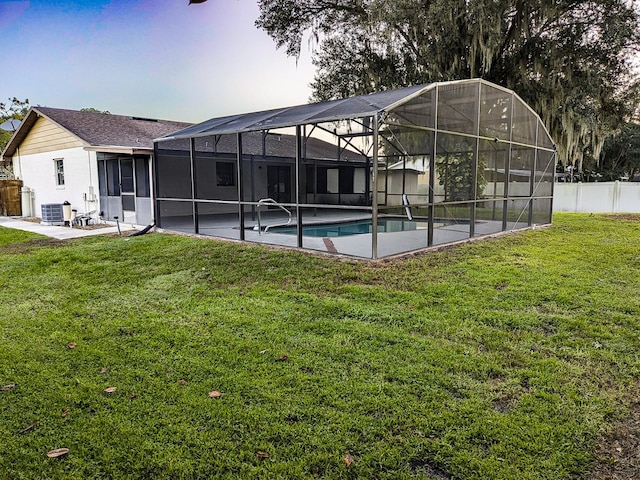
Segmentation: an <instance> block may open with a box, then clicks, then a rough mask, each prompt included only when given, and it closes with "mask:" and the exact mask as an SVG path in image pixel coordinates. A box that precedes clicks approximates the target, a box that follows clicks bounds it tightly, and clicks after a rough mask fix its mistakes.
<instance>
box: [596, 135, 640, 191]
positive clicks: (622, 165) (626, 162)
mask: <svg viewBox="0 0 640 480" xmlns="http://www.w3.org/2000/svg"><path fill="white" fill-rule="evenodd" d="M597 170H598V171H599V172H600V173H601V174H602V176H603V177H602V179H603V180H618V179H619V178H621V177H628V178H629V179H633V178H634V177H635V176H636V175H637V174H639V173H640V123H632V122H631V123H627V124H625V125H623V126H622V128H621V129H620V131H619V132H617V133H616V134H615V135H613V136H611V137H609V138H607V141H606V142H605V144H604V148H603V150H602V155H601V156H600V162H599V165H598V168H597Z"/></svg>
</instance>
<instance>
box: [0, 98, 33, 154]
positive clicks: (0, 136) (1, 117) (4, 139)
mask: <svg viewBox="0 0 640 480" xmlns="http://www.w3.org/2000/svg"><path fill="white" fill-rule="evenodd" d="M29 107H30V105H29V99H25V100H20V99H18V98H16V97H13V98H9V102H8V103H4V102H0V125H6V126H5V127H3V128H0V152H2V150H4V147H5V146H6V145H7V143H8V142H9V140H10V139H11V136H12V135H13V132H14V130H15V128H14V124H13V122H12V123H11V124H9V123H6V124H5V122H8V121H9V120H22V119H23V118H24V116H25V115H26V114H27V112H28V111H29Z"/></svg>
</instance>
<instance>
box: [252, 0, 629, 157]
mask: <svg viewBox="0 0 640 480" xmlns="http://www.w3.org/2000/svg"><path fill="white" fill-rule="evenodd" d="M259 4H260V17H259V18H258V20H257V21H256V25H257V26H258V27H259V28H262V29H264V30H265V31H266V32H267V33H268V34H269V35H270V36H271V37H272V38H273V39H274V40H275V42H276V45H277V46H278V47H279V48H280V47H284V48H285V49H286V52H287V54H289V55H293V56H298V55H299V54H300V49H301V44H302V42H303V39H304V38H305V35H310V37H309V38H311V39H313V40H314V41H315V42H316V51H315V53H314V63H315V65H316V67H317V74H316V77H315V80H314V82H313V83H312V88H313V91H314V99H315V100H328V99H334V98H340V97H344V96H348V95H357V94H363V93H370V92H372V91H376V90H386V89H392V88H398V87H402V86H407V85H415V84H420V83H427V82H432V81H443V80H455V79H463V78H474V77H481V78H484V79H486V80H489V81H492V82H495V83H498V84H500V85H504V86H506V87H509V88H511V89H513V90H515V91H516V92H517V93H518V94H519V95H520V96H521V97H522V98H523V99H524V100H525V101H526V102H527V103H529V104H530V105H531V106H532V107H533V108H534V109H535V110H536V111H537V112H538V113H539V114H540V115H541V117H542V119H543V121H544V122H545V124H546V126H547V128H548V129H549V131H550V133H551V135H552V136H553V138H554V139H555V141H556V143H557V145H558V149H559V153H560V157H561V159H562V160H563V161H567V160H569V161H570V162H571V163H574V164H578V165H580V164H581V163H582V159H583V155H584V152H585V151H587V150H588V151H589V152H590V153H591V154H592V155H593V156H595V157H597V156H598V154H599V152H600V150H601V149H602V146H603V144H604V140H605V138H606V137H607V135H608V134H609V133H610V132H612V131H613V130H614V129H615V128H616V127H617V125H618V124H619V122H620V121H623V120H624V119H625V117H627V116H628V115H629V113H630V112H631V109H632V106H633V105H634V102H637V99H638V92H639V90H640V87H639V82H638V76H637V74H635V75H634V74H633V73H631V72H633V67H632V64H631V61H632V60H631V59H632V57H633V53H634V52H636V53H637V52H638V51H640V1H639V0H598V1H587V0H395V1H393V2H389V1H388V0H260V1H259Z"/></svg>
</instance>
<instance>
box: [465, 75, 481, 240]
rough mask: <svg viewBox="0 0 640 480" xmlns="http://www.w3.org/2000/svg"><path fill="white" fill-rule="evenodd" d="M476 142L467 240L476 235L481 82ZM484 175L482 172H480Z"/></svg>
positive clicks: (479, 84)
mask: <svg viewBox="0 0 640 480" xmlns="http://www.w3.org/2000/svg"><path fill="white" fill-rule="evenodd" d="M476 95H477V97H476V109H477V112H476V113H477V116H476V128H475V134H476V142H475V147H474V150H475V151H474V152H473V170H472V171H471V199H472V202H471V205H469V208H470V210H469V238H473V237H474V236H475V234H476V208H477V207H478V203H477V202H478V196H479V194H480V192H478V174H479V172H478V169H479V165H480V110H481V107H480V101H481V98H482V82H478V91H477V92H476ZM482 174H483V175H484V172H482Z"/></svg>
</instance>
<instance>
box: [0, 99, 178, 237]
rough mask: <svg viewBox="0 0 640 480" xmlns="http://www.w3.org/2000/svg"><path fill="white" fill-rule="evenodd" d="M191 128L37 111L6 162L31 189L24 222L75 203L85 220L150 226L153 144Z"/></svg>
mask: <svg viewBox="0 0 640 480" xmlns="http://www.w3.org/2000/svg"><path fill="white" fill-rule="evenodd" d="M189 125H190V124H189V123H183V122H173V121H166V120H155V119H149V118H138V117H129V116H124V115H112V114H108V113H98V112H85V111H76V110H65V109H59V108H48V107H32V108H31V109H30V110H29V112H28V113H27V115H26V116H25V118H24V120H23V122H22V123H21V124H20V127H19V128H18V129H17V130H16V132H15V133H14V135H13V136H12V138H11V140H10V141H9V143H8V144H7V146H6V147H5V149H4V151H3V152H2V158H3V163H4V164H7V165H9V166H10V167H12V170H13V174H14V176H15V178H16V179H18V180H21V181H22V182H23V202H22V203H23V212H22V214H23V216H36V217H41V216H42V205H50V204H62V203H64V202H69V203H70V204H71V208H72V209H73V210H76V211H77V212H78V214H88V215H90V216H91V217H93V218H96V219H97V218H98V217H102V218H103V219H105V220H114V219H115V218H116V217H118V218H119V219H120V221H123V222H125V223H130V224H136V225H146V224H149V223H151V222H152V221H153V219H154V214H153V202H152V191H153V189H152V187H151V181H150V179H151V158H152V156H153V139H154V138H158V137H160V136H162V135H166V134H168V133H171V132H174V131H176V130H179V129H182V128H185V127H188V126H189ZM24 189H28V191H29V193H30V195H31V199H30V201H27V202H25V201H24V195H25V194H24V191H25V190H24ZM25 210H27V211H25Z"/></svg>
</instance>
